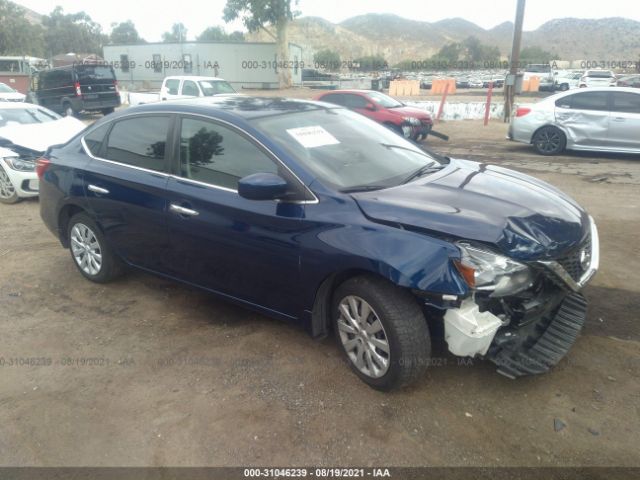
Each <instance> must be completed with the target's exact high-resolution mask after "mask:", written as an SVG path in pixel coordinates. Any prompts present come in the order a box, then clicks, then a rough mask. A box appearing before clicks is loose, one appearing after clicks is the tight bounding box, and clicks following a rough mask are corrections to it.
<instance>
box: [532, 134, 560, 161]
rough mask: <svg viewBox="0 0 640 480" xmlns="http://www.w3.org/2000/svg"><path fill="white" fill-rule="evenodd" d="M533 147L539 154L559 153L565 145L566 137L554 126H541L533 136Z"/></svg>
mask: <svg viewBox="0 0 640 480" xmlns="http://www.w3.org/2000/svg"><path fill="white" fill-rule="evenodd" d="M532 143H533V147H534V148H535V149H536V152H538V153H539V154H540V155H545V156H549V155H560V154H561V153H562V152H564V149H565V147H566V146H567V137H566V136H565V134H564V133H563V132H562V130H560V129H559V128H556V127H542V128H541V129H540V130H538V131H537V132H536V134H535V135H534V136H533V141H532Z"/></svg>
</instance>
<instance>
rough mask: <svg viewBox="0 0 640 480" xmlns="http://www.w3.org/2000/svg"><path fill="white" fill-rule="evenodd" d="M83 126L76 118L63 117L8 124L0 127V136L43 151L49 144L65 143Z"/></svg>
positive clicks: (16, 143) (37, 150)
mask: <svg viewBox="0 0 640 480" xmlns="http://www.w3.org/2000/svg"><path fill="white" fill-rule="evenodd" d="M85 127H86V125H85V124H84V123H82V122H81V121H80V120H78V119H77V118H73V117H65V118H61V119H60V120H53V121H51V122H45V123H32V124H28V125H8V126H6V127H2V128H0V138H2V139H6V140H9V141H10V142H11V143H13V144H14V145H18V146H20V147H24V148H28V149H29V150H34V151H36V152H44V151H45V150H46V149H47V148H49V147H50V146H51V145H58V144H61V143H66V142H67V141H68V140H69V139H71V138H72V137H73V136H74V135H76V134H77V133H79V132H81V131H82V130H84V128H85Z"/></svg>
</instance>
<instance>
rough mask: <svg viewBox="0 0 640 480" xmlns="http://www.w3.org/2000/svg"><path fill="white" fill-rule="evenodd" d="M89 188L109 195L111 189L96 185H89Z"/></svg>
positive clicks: (100, 193)
mask: <svg viewBox="0 0 640 480" xmlns="http://www.w3.org/2000/svg"><path fill="white" fill-rule="evenodd" d="M87 189H89V190H90V191H92V192H93V193H97V194H99V195H109V190H107V189H106V188H102V187H98V186H96V185H89V186H88V187H87Z"/></svg>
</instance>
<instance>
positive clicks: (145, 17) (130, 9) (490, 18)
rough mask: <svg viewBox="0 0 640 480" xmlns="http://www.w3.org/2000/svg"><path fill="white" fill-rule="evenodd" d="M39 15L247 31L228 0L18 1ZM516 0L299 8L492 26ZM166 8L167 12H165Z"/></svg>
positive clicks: (151, 36) (587, 14)
mask: <svg viewBox="0 0 640 480" xmlns="http://www.w3.org/2000/svg"><path fill="white" fill-rule="evenodd" d="M15 1H16V3H18V4H20V5H23V6H25V7H27V8H30V9H32V10H35V11H36V12H38V13H41V14H48V13H50V12H51V11H52V10H53V9H54V8H55V6H56V5H60V6H62V7H63V9H64V11H65V12H66V13H75V12H78V11H81V10H84V11H85V12H87V13H88V14H89V15H90V16H91V18H92V19H93V20H94V21H96V22H98V23H100V24H101V25H102V28H103V30H104V31H105V32H110V31H111V24H112V23H113V22H122V21H125V20H132V21H133V23H134V24H135V25H136V28H137V30H138V32H139V33H140V35H141V36H142V38H144V39H145V40H147V41H149V42H153V41H160V39H161V36H162V33H163V32H166V31H169V30H170V28H171V25H172V24H173V23H176V22H182V23H184V24H185V26H186V27H187V29H188V33H187V37H188V39H193V38H194V37H195V36H197V35H198V34H200V33H201V32H202V31H203V30H204V29H205V28H207V27H210V26H216V25H218V26H223V27H224V28H225V29H226V30H227V31H229V32H230V31H233V30H244V28H243V26H242V23H241V22H239V21H238V22H235V23H231V24H225V23H224V20H223V19H222V12H223V10H224V5H225V3H226V1H225V0H180V1H179V2H162V1H154V2H150V1H146V0H137V1H136V0H133V1H131V0H85V1H82V2H80V1H77V0H75V1H74V0H15ZM515 4H516V1H515V0H489V1H482V0H447V1H446V2H437V1H434V0H395V1H390V0H300V1H299V3H298V6H297V7H296V9H297V10H299V11H300V12H301V13H302V15H303V16H317V17H323V18H325V19H327V20H329V21H331V22H333V23H338V22H341V21H343V20H346V19H347V18H349V17H353V16H356V15H362V14H366V13H394V14H396V15H399V16H401V17H405V18H410V19H412V20H421V21H426V22H435V21H438V20H442V19H445V18H452V17H462V18H464V19H466V20H469V21H471V22H474V23H476V24H478V25H480V26H481V27H483V28H491V27H494V26H496V25H498V24H500V23H502V22H505V21H513V19H514V17H515ZM163 12H164V13H163ZM613 16H616V17H625V18H630V19H633V20H638V21H640V8H639V7H638V2H637V0H607V1H606V2H603V1H601V0H561V1H560V0H529V1H528V2H527V9H526V13H525V22H524V29H525V30H534V29H536V28H538V27H539V26H540V25H542V24H543V23H545V22H547V21H549V20H552V19H554V18H563V17H578V18H604V17H613Z"/></svg>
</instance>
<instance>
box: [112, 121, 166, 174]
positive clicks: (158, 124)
mask: <svg viewBox="0 0 640 480" xmlns="http://www.w3.org/2000/svg"><path fill="white" fill-rule="evenodd" d="M169 122H170V118H169V117H168V116H160V115H158V116H155V115H154V116H145V117H136V118H129V119H124V120H120V121H118V122H116V124H115V125H114V126H113V128H112V129H111V132H110V133H109V138H108V140H107V145H106V149H105V154H104V157H105V158H106V159H107V160H113V161H114V162H119V163H123V164H125V165H131V166H134V167H140V168H145V169H147V170H154V171H157V172H164V171H166V169H167V168H166V161H165V160H166V152H165V150H166V146H167V133H168V131H169Z"/></svg>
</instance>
